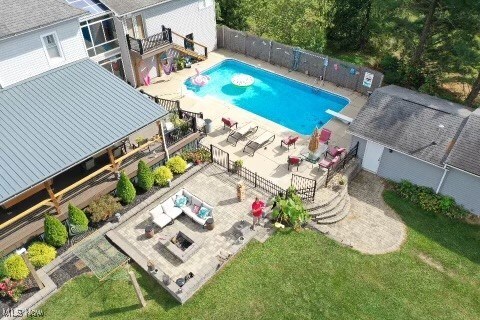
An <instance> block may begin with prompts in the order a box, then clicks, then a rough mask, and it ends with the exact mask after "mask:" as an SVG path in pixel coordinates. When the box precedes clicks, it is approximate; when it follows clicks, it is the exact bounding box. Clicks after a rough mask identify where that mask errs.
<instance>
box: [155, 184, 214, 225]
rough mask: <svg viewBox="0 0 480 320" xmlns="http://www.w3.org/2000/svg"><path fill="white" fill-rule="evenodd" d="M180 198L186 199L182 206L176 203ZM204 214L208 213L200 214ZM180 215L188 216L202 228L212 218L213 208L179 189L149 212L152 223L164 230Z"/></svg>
mask: <svg viewBox="0 0 480 320" xmlns="http://www.w3.org/2000/svg"><path fill="white" fill-rule="evenodd" d="M181 197H185V198H186V202H185V204H184V205H181V204H182V203H179V201H178V199H179V198H181ZM202 208H205V209H202ZM205 212H208V213H207V214H202V213H205ZM182 213H184V214H185V215H187V216H189V217H190V218H191V219H192V220H193V221H195V222H196V223H198V224H200V225H202V226H204V225H205V222H206V221H207V219H208V218H210V217H213V206H211V205H209V204H208V203H206V202H204V201H202V200H200V199H199V198H198V197H196V196H195V195H193V194H192V193H190V192H189V191H187V190H185V189H181V190H180V191H178V192H177V193H175V194H174V195H173V196H171V197H169V198H168V199H167V200H165V201H164V202H162V203H161V204H160V205H158V206H156V207H155V208H153V209H152V210H151V211H150V215H151V216H152V220H153V223H154V224H156V225H157V226H159V227H160V228H164V227H165V226H166V225H168V224H171V223H173V221H174V220H175V219H176V218H177V217H178V216H179V215H181V214H182Z"/></svg>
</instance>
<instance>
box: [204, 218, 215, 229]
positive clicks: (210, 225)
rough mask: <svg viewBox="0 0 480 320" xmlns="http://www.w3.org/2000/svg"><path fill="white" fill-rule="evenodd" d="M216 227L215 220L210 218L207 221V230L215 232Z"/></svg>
mask: <svg viewBox="0 0 480 320" xmlns="http://www.w3.org/2000/svg"><path fill="white" fill-rule="evenodd" d="M214 227H215V221H214V220H213V218H208V219H207V220H206V221H205V228H206V229H207V230H213V228H214Z"/></svg>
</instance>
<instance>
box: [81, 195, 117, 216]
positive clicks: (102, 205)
mask: <svg viewBox="0 0 480 320" xmlns="http://www.w3.org/2000/svg"><path fill="white" fill-rule="evenodd" d="M121 208H122V205H121V204H120V203H118V200H117V199H116V198H115V197H113V196H111V195H109V194H106V195H104V196H101V197H100V198H98V199H96V200H93V201H92V202H91V203H90V205H89V206H88V208H87V212H88V213H89V214H90V220H92V221H93V222H100V221H105V220H107V219H109V218H110V217H111V216H112V215H113V214H114V213H115V212H117V211H118V210H120V209H121Z"/></svg>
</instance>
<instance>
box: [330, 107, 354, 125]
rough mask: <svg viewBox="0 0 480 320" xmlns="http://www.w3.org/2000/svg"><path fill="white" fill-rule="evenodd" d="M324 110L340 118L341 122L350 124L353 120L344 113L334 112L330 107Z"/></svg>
mask: <svg viewBox="0 0 480 320" xmlns="http://www.w3.org/2000/svg"><path fill="white" fill-rule="evenodd" d="M325 112H326V113H328V114H329V115H332V116H334V117H335V118H337V119H339V120H341V121H342V122H343V123H346V124H350V123H351V122H352V121H353V118H350V117H347V116H346V115H343V114H341V113H338V112H335V111H333V110H330V109H327V111H325Z"/></svg>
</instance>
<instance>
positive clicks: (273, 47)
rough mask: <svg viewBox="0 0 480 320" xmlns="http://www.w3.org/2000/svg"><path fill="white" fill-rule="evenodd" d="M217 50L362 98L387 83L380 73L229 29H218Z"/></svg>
mask: <svg viewBox="0 0 480 320" xmlns="http://www.w3.org/2000/svg"><path fill="white" fill-rule="evenodd" d="M217 47H218V48H224V49H227V50H229V51H232V52H236V53H241V54H244V55H246V56H249V57H252V58H255V59H259V60H262V61H265V62H268V63H271V64H274V65H278V66H281V67H284V68H288V69H290V70H293V71H298V72H303V73H305V74H308V75H310V76H313V77H316V78H318V79H324V80H325V81H328V82H332V83H334V84H336V85H337V86H340V87H344V88H348V89H350V90H354V91H357V92H360V93H362V94H367V93H368V92H371V91H373V90H375V89H376V88H379V87H381V86H382V82H383V74H382V73H381V72H378V71H376V70H373V69H370V68H367V67H362V66H357V65H355V64H353V63H349V62H346V61H342V60H338V59H335V58H331V57H328V56H326V55H322V54H318V53H314V52H311V51H308V50H303V49H301V48H296V47H292V46H288V45H285V44H282V43H279V42H276V41H272V40H269V39H264V38H260V37H257V36H255V35H250V34H248V33H245V32H242V31H237V30H233V29H230V28H228V27H225V26H217Z"/></svg>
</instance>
